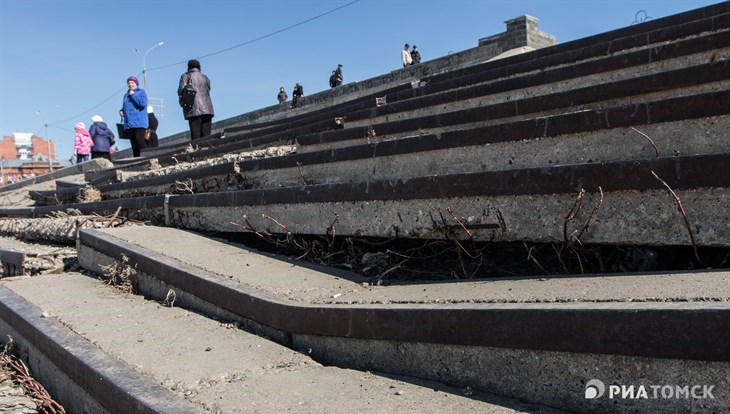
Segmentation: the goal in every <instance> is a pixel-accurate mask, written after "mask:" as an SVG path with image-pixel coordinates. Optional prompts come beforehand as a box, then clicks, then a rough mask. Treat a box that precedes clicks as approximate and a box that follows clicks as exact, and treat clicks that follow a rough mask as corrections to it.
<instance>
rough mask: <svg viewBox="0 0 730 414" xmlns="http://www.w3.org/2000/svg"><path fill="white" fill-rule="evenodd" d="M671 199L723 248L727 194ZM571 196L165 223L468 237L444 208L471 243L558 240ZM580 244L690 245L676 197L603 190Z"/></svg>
mask: <svg viewBox="0 0 730 414" xmlns="http://www.w3.org/2000/svg"><path fill="white" fill-rule="evenodd" d="M600 184H601V183H596V185H600ZM588 191H589V193H588V194H587V195H586V196H585V198H584V200H583V203H584V206H585V207H584V208H583V209H582V210H581V211H580V212H579V213H578V214H577V216H576V217H575V219H574V220H573V221H571V222H570V223H569V224H568V229H567V230H568V234H570V233H572V232H573V230H580V229H581V228H583V224H584V223H585V222H586V221H587V220H588V218H589V215H590V212H591V210H592V208H593V206H595V205H597V204H598V202H599V197H598V194H597V189H596V188H592V187H589V188H588ZM677 194H678V195H679V197H680V199H681V200H682V205H683V206H684V209H685V211H686V213H687V216H688V218H689V220H690V224H691V227H692V231H693V233H694V239H695V243H696V244H697V245H701V246H725V245H726V243H727V240H730V222H728V220H730V217H728V215H727V205H726V204H727V200H728V197H730V190H728V189H727V188H709V189H708V188H704V189H692V190H685V191H677ZM576 195H577V193H576V194H551V195H544V196H530V195H526V196H504V197H461V198H442V199H421V200H371V201H366V202H331V203H302V204H270V205H256V206H234V205H231V206H228V207H205V208H204V207H175V208H173V209H172V211H171V218H172V222H173V223H174V225H175V226H176V227H180V228H186V229H191V230H198V231H242V230H241V228H242V227H241V226H243V228H246V223H245V220H244V217H247V218H248V220H249V223H251V226H252V227H253V229H254V230H256V231H263V230H266V231H269V232H272V233H277V232H281V228H280V227H278V226H277V225H276V224H274V223H273V222H272V221H271V220H269V219H267V218H266V217H267V216H270V217H273V218H274V219H275V220H276V221H278V222H279V223H282V224H283V225H285V226H286V227H287V229H288V230H289V231H291V232H292V233H298V234H327V229H328V228H329V227H330V226H331V225H332V223H333V222H335V220H336V225H335V228H336V233H337V234H338V235H361V236H377V237H417V238H424V239H441V238H444V237H446V233H445V229H444V226H445V225H446V226H448V227H449V228H450V229H451V232H452V233H453V235H454V237H457V238H461V239H465V238H467V237H468V236H467V235H466V234H465V232H463V231H461V230H460V226H459V225H458V224H457V223H456V222H455V221H454V220H453V219H452V218H451V215H450V214H449V213H448V212H447V209H449V208H450V209H451V210H452V211H453V212H454V213H455V214H456V216H457V217H461V219H462V221H463V223H464V224H465V225H466V226H467V227H469V228H470V229H471V230H470V231H471V234H472V235H473V237H474V239H475V240H498V241H514V240H529V241H536V242H564V241H565V236H564V233H563V226H564V224H565V217H567V216H568V213H569V212H570V211H571V208H572V207H573V205H574V204H575V201H576ZM498 212H499V213H498ZM499 215H501V216H502V218H503V221H504V225H505V228H504V229H502V228H501V224H500V220H499V217H498V216H499ZM442 217H443V218H444V219H442ZM232 223H236V224H237V225H234V224H232ZM581 241H582V242H584V243H607V244H636V245H688V244H690V238H689V234H688V232H687V229H686V228H685V226H684V222H683V218H682V216H681V215H680V214H679V213H678V212H677V205H676V203H675V200H674V199H673V197H672V196H671V195H670V194H669V193H668V192H666V191H663V190H656V191H643V192H638V191H617V192H610V193H606V194H605V195H604V201H603V204H602V205H601V207H600V208H599V209H598V210H597V212H596V214H595V216H594V218H593V221H592V222H591V223H590V226H589V227H588V228H587V230H585V232H584V233H583V236H582V238H581Z"/></svg>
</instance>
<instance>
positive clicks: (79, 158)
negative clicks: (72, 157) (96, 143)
mask: <svg viewBox="0 0 730 414" xmlns="http://www.w3.org/2000/svg"><path fill="white" fill-rule="evenodd" d="M88 160H89V154H77V155H76V164H80V163H82V162H84V161H88Z"/></svg>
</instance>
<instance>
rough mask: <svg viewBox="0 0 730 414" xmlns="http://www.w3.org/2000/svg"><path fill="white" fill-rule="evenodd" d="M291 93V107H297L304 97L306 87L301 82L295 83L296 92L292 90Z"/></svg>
mask: <svg viewBox="0 0 730 414" xmlns="http://www.w3.org/2000/svg"><path fill="white" fill-rule="evenodd" d="M291 95H292V98H291V107H292V108H296V107H297V105H298V104H299V101H300V100H301V99H302V98H304V88H303V87H302V85H300V84H299V82H297V84H296V85H294V92H292V94H291Z"/></svg>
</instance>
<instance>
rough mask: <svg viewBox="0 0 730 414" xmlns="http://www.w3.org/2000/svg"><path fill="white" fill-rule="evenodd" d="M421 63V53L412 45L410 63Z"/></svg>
mask: <svg viewBox="0 0 730 414" xmlns="http://www.w3.org/2000/svg"><path fill="white" fill-rule="evenodd" d="M419 63H421V54H420V53H419V52H418V46H416V45H413V50H411V65H417V64H419Z"/></svg>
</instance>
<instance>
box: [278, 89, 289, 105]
mask: <svg viewBox="0 0 730 414" xmlns="http://www.w3.org/2000/svg"><path fill="white" fill-rule="evenodd" d="M276 99H277V100H278V101H279V103H280V104H284V103H286V100H287V99H289V95H287V94H286V91H285V90H284V87H283V86H282V87H281V88H279V94H278V95H276Z"/></svg>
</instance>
